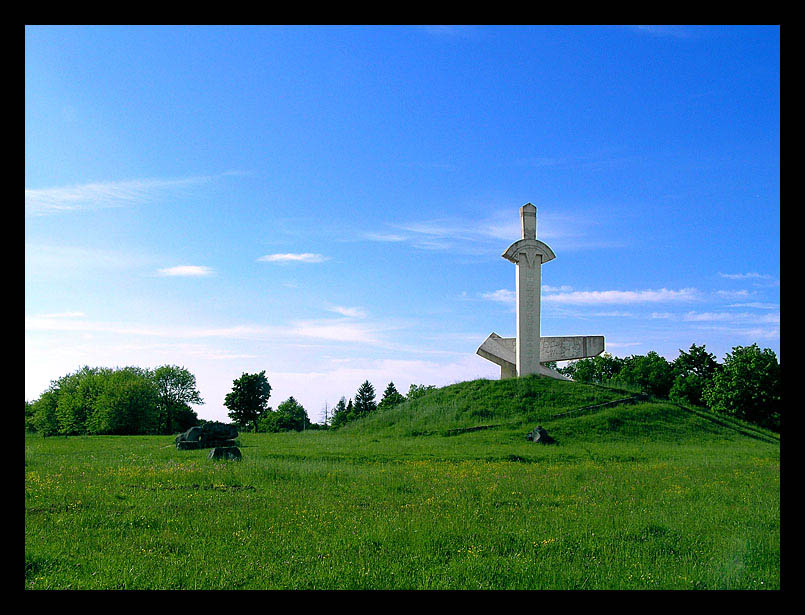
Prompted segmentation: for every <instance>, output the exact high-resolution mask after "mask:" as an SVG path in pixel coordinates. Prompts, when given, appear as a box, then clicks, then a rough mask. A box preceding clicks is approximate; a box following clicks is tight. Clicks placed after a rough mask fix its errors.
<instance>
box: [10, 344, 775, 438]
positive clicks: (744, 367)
mask: <svg viewBox="0 0 805 615" xmlns="http://www.w3.org/2000/svg"><path fill="white" fill-rule="evenodd" d="M551 367H552V368H554V369H556V370H557V371H559V372H560V373H563V374H565V375H567V376H570V377H571V378H573V380H575V381H577V382H587V383H593V384H601V385H606V386H615V387H618V386H620V387H624V388H629V389H633V390H634V389H637V390H640V391H641V392H644V393H648V394H650V395H653V396H655V397H660V398H665V399H670V400H672V401H674V402H676V403H679V404H682V405H688V406H698V407H706V408H709V409H711V410H713V411H715V412H721V413H725V414H729V415H732V416H735V417H737V418H740V419H744V420H747V421H751V422H754V423H757V424H759V425H762V426H764V427H768V428H770V429H774V430H779V429H780V414H781V395H782V384H781V374H780V364H779V362H778V361H777V356H776V355H775V354H774V352H773V351H772V350H771V349H769V348H764V349H763V350H761V349H760V348H759V347H758V345H757V344H752V345H751V346H736V347H734V348H733V349H732V352H731V353H728V354H727V355H726V357H725V359H724V362H723V363H718V362H717V361H716V358H715V356H714V355H713V354H711V353H709V352H707V350H706V348H705V346H704V345H701V346H697V345H696V344H692V345H691V347H690V349H689V350H688V351H687V352H685V351H683V350H680V351H679V356H678V357H677V358H676V359H674V360H673V361H668V360H666V359H665V358H664V357H662V356H661V355H659V354H658V353H656V352H654V351H651V352H649V353H648V354H647V355H632V356H629V357H625V358H620V357H614V356H612V355H611V354H609V353H603V354H601V355H599V356H597V357H592V358H588V359H580V360H578V361H572V362H570V363H568V364H567V365H566V366H564V367H556V365H555V364H552V365H551ZM435 388H436V387H435V386H432V385H429V386H424V385H416V384H412V385H411V386H410V388H409V390H408V394H407V395H403V394H402V393H400V392H399V391H398V390H397V388H396V387H395V386H394V383H393V382H389V384H388V386H387V387H386V389H385V391H384V392H383V396H382V398H381V399H380V401H379V402H377V401H376V396H375V389H374V387H373V386H372V384H371V383H370V382H369V381H368V380H366V381H365V382H364V383H363V384H361V385H360V387H359V388H358V391H357V392H356V394H355V396H354V399H353V398H349V399H347V398H345V397H341V399H340V400H339V401H338V403H337V404H336V406H335V407H334V408H333V413H332V415H331V416H329V415H326V416H325V421H324V424H321V425H320V424H317V423H313V422H311V421H310V418H309V417H308V414H307V411H306V410H305V408H304V407H303V406H302V404H300V403H299V402H298V401H297V400H296V399H295V398H294V397H293V396H291V397H289V398H288V399H286V400H285V401H283V402H281V403H280V404H279V405H278V406H277V408H276V410H275V409H273V408H271V407H269V406H268V400H269V398H270V396H271V385H270V384H269V382H268V379H267V378H266V374H265V370H263V371H261V372H259V373H256V374H249V373H244V374H242V375H241V377H240V378H237V379H235V380H234V381H233V383H232V391H231V392H230V393H228V394H227V395H226V397H225V399H224V406H225V407H226V408H227V414H228V416H229V418H230V419H231V421H232V422H233V423H234V424H235V425H237V426H238V427H239V428H240V429H241V430H244V431H252V432H280V431H304V430H308V429H326V428H338V427H341V426H343V425H346V424H347V423H350V422H352V421H355V420H358V419H360V418H362V417H365V416H368V415H369V414H372V413H374V412H377V411H383V410H386V409H389V408H393V407H394V406H397V405H399V404H401V403H403V402H405V401H409V400H412V399H416V398H417V397H420V396H422V395H424V394H426V393H427V392H428V391H430V390H433V389H435ZM203 403H204V401H203V400H202V399H201V396H200V394H199V392H198V390H197V388H196V378H195V376H194V375H193V374H192V373H190V372H189V371H188V370H187V369H185V368H184V367H178V366H175V365H163V366H161V367H158V368H156V369H153V370H150V369H142V368H139V367H124V368H115V369H111V368H103V367H86V366H85V367H82V368H81V369H79V370H78V371H76V372H73V373H71V374H67V375H66V376H63V377H61V378H59V379H58V380H54V381H53V382H51V384H50V386H49V387H48V388H47V390H46V391H45V392H44V393H42V395H41V396H40V397H39V398H38V399H37V400H36V401H34V402H32V403H29V402H28V401H26V402H25V429H26V431H36V432H39V433H41V434H43V435H45V436H52V435H80V434H117V435H124V434H126V435H128V434H130V435H135V434H173V433H178V432H182V431H185V430H187V429H189V428H190V427H192V426H194V425H198V424H201V423H203V422H204V421H203V420H202V419H199V418H198V416H197V415H196V412H195V411H194V410H193V409H192V408H191V407H190V404H203Z"/></svg>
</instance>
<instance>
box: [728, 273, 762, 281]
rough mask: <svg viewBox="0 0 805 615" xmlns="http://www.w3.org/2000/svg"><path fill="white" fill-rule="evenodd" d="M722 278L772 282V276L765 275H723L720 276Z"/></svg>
mask: <svg viewBox="0 0 805 615" xmlns="http://www.w3.org/2000/svg"><path fill="white" fill-rule="evenodd" d="M718 275H720V276H721V277H722V278H727V279H728V280H751V279H763V280H770V279H771V277H772V276H770V275H768V274H765V273H754V272H752V273H721V272H719V274H718Z"/></svg>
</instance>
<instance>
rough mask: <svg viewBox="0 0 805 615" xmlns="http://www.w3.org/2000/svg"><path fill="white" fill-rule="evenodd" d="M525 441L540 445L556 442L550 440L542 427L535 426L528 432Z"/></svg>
mask: <svg viewBox="0 0 805 615" xmlns="http://www.w3.org/2000/svg"><path fill="white" fill-rule="evenodd" d="M525 439H526V440H529V441H531V442H539V443H540V444H553V443H554V442H556V440H554V439H553V438H551V436H549V435H548V432H547V431H545V429H543V427H542V425H537V426H536V427H535V428H534V429H533V430H532V431H529V432H528V433H527V434H526V436H525Z"/></svg>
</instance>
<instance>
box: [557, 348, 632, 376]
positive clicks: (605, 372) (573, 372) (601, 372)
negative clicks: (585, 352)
mask: <svg viewBox="0 0 805 615" xmlns="http://www.w3.org/2000/svg"><path fill="white" fill-rule="evenodd" d="M624 364H625V360H624V359H620V358H618V357H613V356H612V355H611V354H609V353H608V352H605V353H603V354H600V355H598V356H597V357H590V358H587V359H579V360H578V361H571V362H570V363H568V364H567V365H565V366H564V367H560V368H558V369H557V370H556V371H558V372H559V373H561V374H565V375H566V376H570V377H571V378H573V380H575V381H576V382H594V383H598V384H601V383H606V382H609V381H611V380H613V379H615V378H617V377H618V375H619V374H620V371H621V369H622V368H623V366H624Z"/></svg>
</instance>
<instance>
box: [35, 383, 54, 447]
mask: <svg viewBox="0 0 805 615" xmlns="http://www.w3.org/2000/svg"><path fill="white" fill-rule="evenodd" d="M58 404H59V386H58V381H54V382H52V383H51V385H50V387H48V389H47V390H46V391H45V392H44V393H42V395H40V396H39V399H37V400H36V401H34V402H33V403H32V404H31V408H32V409H33V419H32V422H33V426H34V429H36V431H37V432H39V433H41V434H42V435H43V436H54V435H56V434H57V433H59V419H58V417H57V416H56V409H57V407H58Z"/></svg>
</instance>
